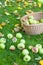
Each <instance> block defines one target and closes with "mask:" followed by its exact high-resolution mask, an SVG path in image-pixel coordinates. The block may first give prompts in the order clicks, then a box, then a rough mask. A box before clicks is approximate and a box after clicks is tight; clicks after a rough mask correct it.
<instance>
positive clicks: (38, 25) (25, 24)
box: [24, 23, 43, 26]
mask: <svg viewBox="0 0 43 65" xmlns="http://www.w3.org/2000/svg"><path fill="white" fill-rule="evenodd" d="M24 25H25V26H40V25H43V23H39V24H29V25H26V24H24Z"/></svg>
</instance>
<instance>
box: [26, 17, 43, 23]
mask: <svg viewBox="0 0 43 65" xmlns="http://www.w3.org/2000/svg"><path fill="white" fill-rule="evenodd" d="M26 22H28V23H27V24H39V23H43V19H40V20H35V19H34V17H33V16H29V18H28V21H26Z"/></svg>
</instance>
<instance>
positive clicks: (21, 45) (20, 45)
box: [17, 43, 25, 50]
mask: <svg viewBox="0 0 43 65" xmlns="http://www.w3.org/2000/svg"><path fill="white" fill-rule="evenodd" d="M17 48H18V49H20V50H22V49H24V48H25V45H24V44H23V43H19V44H18V45H17Z"/></svg>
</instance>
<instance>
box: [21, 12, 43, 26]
mask: <svg viewBox="0 0 43 65" xmlns="http://www.w3.org/2000/svg"><path fill="white" fill-rule="evenodd" d="M36 13H38V14H40V13H42V14H43V12H33V13H30V14H27V15H24V16H23V17H22V18H21V21H22V19H23V18H24V17H26V16H29V15H31V14H36ZM24 25H26V24H24ZM38 25H39V26H40V25H43V23H39V24H29V25H26V26H38Z"/></svg>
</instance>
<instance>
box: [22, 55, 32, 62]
mask: <svg viewBox="0 0 43 65" xmlns="http://www.w3.org/2000/svg"><path fill="white" fill-rule="evenodd" d="M23 60H24V61H26V62H28V61H30V60H31V57H30V56H29V55H25V56H24V58H23Z"/></svg>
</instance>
